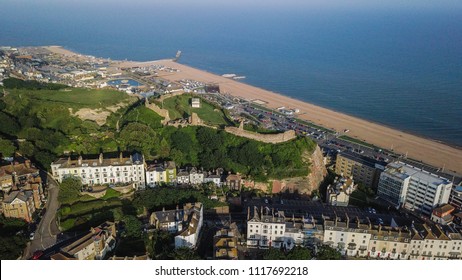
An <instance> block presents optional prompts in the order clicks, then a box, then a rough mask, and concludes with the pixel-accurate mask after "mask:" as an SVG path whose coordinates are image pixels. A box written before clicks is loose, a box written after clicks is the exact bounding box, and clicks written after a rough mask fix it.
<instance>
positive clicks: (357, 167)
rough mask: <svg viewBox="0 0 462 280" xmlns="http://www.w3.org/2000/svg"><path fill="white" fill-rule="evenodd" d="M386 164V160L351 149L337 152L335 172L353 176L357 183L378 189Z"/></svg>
mask: <svg viewBox="0 0 462 280" xmlns="http://www.w3.org/2000/svg"><path fill="white" fill-rule="evenodd" d="M385 166H386V163H385V162H382V161H377V160H375V159H372V158H368V157H365V156H362V155H360V154H357V153H353V152H351V151H343V152H341V153H338V154H337V159H336V164H335V173H336V174H339V175H342V176H344V177H351V176H353V178H355V181H356V182H357V183H361V184H363V185H364V186H366V187H370V188H373V189H376V188H377V184H378V181H379V178H380V173H381V172H382V171H383V170H384V169H385Z"/></svg>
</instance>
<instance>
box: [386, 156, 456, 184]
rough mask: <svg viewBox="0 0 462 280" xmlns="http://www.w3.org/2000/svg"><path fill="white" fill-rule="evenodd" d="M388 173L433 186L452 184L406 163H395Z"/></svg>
mask: <svg viewBox="0 0 462 280" xmlns="http://www.w3.org/2000/svg"><path fill="white" fill-rule="evenodd" d="M385 172H386V173H388V174H391V175H394V176H396V177H398V178H401V179H403V180H404V179H406V178H408V177H412V178H414V179H418V180H419V181H424V182H427V183H428V184H432V185H437V186H438V185H441V184H449V183H450V182H449V181H448V180H447V179H445V178H441V177H439V176H437V175H435V174H433V173H430V172H428V171H425V170H422V169H418V168H416V167H414V166H411V165H408V164H406V163H404V162H400V161H398V162H393V163H390V164H389V165H388V166H387V169H386V170H385Z"/></svg>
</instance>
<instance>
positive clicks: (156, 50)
mask: <svg viewBox="0 0 462 280" xmlns="http://www.w3.org/2000/svg"><path fill="white" fill-rule="evenodd" d="M4 1H6V2H5V3H4V4H2V8H1V9H0V45H7V46H38V45H61V46H63V47H65V48H68V49H70V50H73V51H76V52H80V53H84V54H89V55H94V56H98V57H105V58H111V59H121V60H123V59H128V60H138V61H147V60H156V59H163V58H172V57H174V56H175V54H176V52H177V51H178V50H181V51H182V56H181V58H180V60H179V62H181V63H184V64H187V65H190V66H193V67H196V68H200V69H203V70H206V71H209V72H213V73H216V74H220V75H221V74H225V73H234V74H237V75H242V76H246V79H245V80H241V81H243V82H245V83H248V84H251V85H255V86H258V87H261V88H264V89H268V90H271V91H274V92H278V93H281V94H284V95H287V96H291V97H294V98H297V99H300V100H303V101H307V102H310V103H313V104H316V105H319V106H322V107H326V108H330V109H333V110H336V111H340V112H343V113H346V114H349V115H353V116H357V117H360V118H363V119H367V120H370V121H373V122H377V123H380V124H384V125H386V126H390V127H393V128H397V129H400V130H403V131H407V132H410V133H413V134H417V135H420V136H423V137H427V138H431V139H435V140H437V141H442V142H445V143H448V144H450V145H454V146H459V147H462V5H460V4H453V3H457V1H442V2H439V1H433V2H432V3H430V1H422V2H419V1H408V2H407V4H406V5H404V4H403V5H401V4H399V3H398V2H400V3H401V2H406V1H391V2H390V3H391V4H389V5H382V6H379V7H377V6H374V5H370V4H369V5H360V4H359V3H366V2H367V1H352V2H353V3H355V2H356V6H354V5H353V7H350V6H348V5H346V4H345V2H348V1H337V2H338V3H339V5H338V6H336V5H327V6H326V5H323V4H322V1H320V2H318V1H313V2H314V4H313V3H311V5H309V4H304V3H305V2H303V1H293V0H288V1H287V2H284V3H287V4H284V3H283V2H282V1H276V2H277V3H276V2H275V3H273V2H272V1H269V2H263V1H257V4H246V3H247V2H246V1H237V2H232V1H231V2H229V1H228V2H226V3H227V4H223V3H222V2H220V1H202V0H198V1H197V2H195V1H173V2H172V3H170V2H166V1H139V0H138V2H137V1H136V0H135V1H126V2H122V1H109V0H103V1H98V0H96V1H89V0H82V1H69V3H67V1H57V0H55V1H52V0H51V1H50V0H49V1H41V0H37V1H32V0H29V1H27V0H18V1H16V0H15V1H13V0H4ZM62 2H64V3H62ZM223 2H224V1H223ZM308 2H310V1H308ZM372 2H374V1H372ZM384 2H386V1H384ZM413 2H414V5H411V4H412V3H413ZM220 3H221V4H220ZM233 3H234V4H233ZM258 3H260V4H258ZM265 3H268V4H265ZM271 3H272V4H271ZM333 3H336V2H335V1H333ZM341 3H343V5H340V4H341ZM376 3H378V2H376ZM393 3H394V4H393ZM409 3H411V4H409ZM419 3H424V4H426V5H423V4H422V5H420V4H419ZM429 3H430V4H429Z"/></svg>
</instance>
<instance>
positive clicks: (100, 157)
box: [99, 153, 103, 164]
mask: <svg viewBox="0 0 462 280" xmlns="http://www.w3.org/2000/svg"><path fill="white" fill-rule="evenodd" d="M99 164H103V153H100V154H99Z"/></svg>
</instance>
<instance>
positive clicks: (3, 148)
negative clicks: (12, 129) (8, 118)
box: [0, 138, 16, 157]
mask: <svg viewBox="0 0 462 280" xmlns="http://www.w3.org/2000/svg"><path fill="white" fill-rule="evenodd" d="M15 151H16V147H15V146H14V145H13V143H12V142H11V141H9V140H6V139H1V138H0V155H1V156H3V157H10V156H12V155H13V154H14V152H15Z"/></svg>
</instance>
